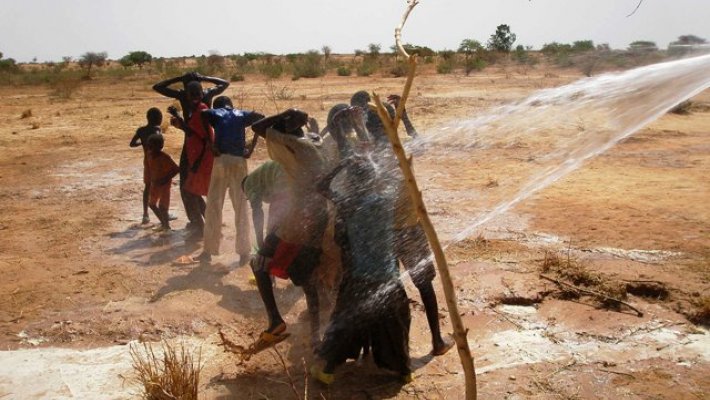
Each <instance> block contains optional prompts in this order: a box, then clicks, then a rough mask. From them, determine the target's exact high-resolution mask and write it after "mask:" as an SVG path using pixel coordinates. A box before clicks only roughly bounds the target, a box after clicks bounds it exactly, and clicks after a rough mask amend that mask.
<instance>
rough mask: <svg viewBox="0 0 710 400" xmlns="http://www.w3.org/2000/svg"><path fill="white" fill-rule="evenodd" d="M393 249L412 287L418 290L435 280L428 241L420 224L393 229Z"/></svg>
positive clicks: (434, 268) (434, 270) (434, 269)
mask: <svg viewBox="0 0 710 400" xmlns="http://www.w3.org/2000/svg"><path fill="white" fill-rule="evenodd" d="M394 249H395V253H396V255H397V258H398V259H399V260H400V261H401V262H402V265H403V266H404V269H406V270H407V272H409V277H410V278H412V281H413V282H414V285H415V286H416V287H417V288H419V287H421V286H423V285H426V284H428V283H429V282H431V281H433V280H434V278H436V267H435V265H434V260H433V257H432V254H431V251H430V250H429V241H428V239H427V237H426V233H424V229H423V228H422V226H421V224H416V225H414V226H409V227H406V228H401V229H395V231H394Z"/></svg>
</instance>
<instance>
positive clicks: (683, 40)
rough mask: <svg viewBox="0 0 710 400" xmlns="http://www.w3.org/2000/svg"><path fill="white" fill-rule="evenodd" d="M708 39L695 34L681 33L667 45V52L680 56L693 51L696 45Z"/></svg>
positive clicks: (704, 42)
mask: <svg viewBox="0 0 710 400" xmlns="http://www.w3.org/2000/svg"><path fill="white" fill-rule="evenodd" d="M707 42H708V41H707V40H705V39H703V38H701V37H699V36H695V35H681V36H678V40H676V41H674V42H671V43H670V44H669V45H668V54H671V55H676V56H682V55H684V54H687V53H689V52H691V51H693V48H694V47H695V46H697V45H702V44H706V43H707Z"/></svg>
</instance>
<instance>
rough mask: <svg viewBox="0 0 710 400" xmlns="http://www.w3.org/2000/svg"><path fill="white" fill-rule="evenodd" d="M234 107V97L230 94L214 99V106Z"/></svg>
mask: <svg viewBox="0 0 710 400" xmlns="http://www.w3.org/2000/svg"><path fill="white" fill-rule="evenodd" d="M227 107H228V108H234V106H233V105H232V99H230V98H229V97H228V96H219V97H217V98H216V99H214V105H213V108H227Z"/></svg>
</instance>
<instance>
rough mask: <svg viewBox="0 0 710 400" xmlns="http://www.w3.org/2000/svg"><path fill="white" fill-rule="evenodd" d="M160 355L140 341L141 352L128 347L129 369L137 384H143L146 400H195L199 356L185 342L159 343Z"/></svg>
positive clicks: (200, 364)
mask: <svg viewBox="0 0 710 400" xmlns="http://www.w3.org/2000/svg"><path fill="white" fill-rule="evenodd" d="M162 347H163V349H162V350H163V354H162V357H160V356H158V355H156V354H155V352H154V351H153V348H152V347H151V346H150V345H148V344H145V343H144V344H143V351H140V350H139V349H138V348H137V346H136V347H133V346H131V349H130V353H131V359H132V360H133V370H134V371H135V374H136V378H135V380H136V381H138V383H139V384H141V385H142V386H143V398H144V399H146V400H168V399H171V400H172V399H181V400H197V395H198V390H199V387H200V372H201V371H202V360H201V358H202V355H201V354H200V353H199V352H198V355H197V360H195V358H194V357H193V355H192V354H191V352H190V351H188V350H187V349H186V348H185V345H184V344H182V345H180V348H175V347H173V346H171V345H170V344H168V343H167V342H163V345H162Z"/></svg>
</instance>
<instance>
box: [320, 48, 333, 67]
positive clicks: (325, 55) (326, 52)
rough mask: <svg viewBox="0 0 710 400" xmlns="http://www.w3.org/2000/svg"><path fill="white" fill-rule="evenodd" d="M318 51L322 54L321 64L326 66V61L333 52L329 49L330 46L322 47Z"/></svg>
mask: <svg viewBox="0 0 710 400" xmlns="http://www.w3.org/2000/svg"><path fill="white" fill-rule="evenodd" d="M320 49H321V51H322V52H323V62H324V63H325V64H326V65H327V64H328V59H329V58H330V55H331V54H332V52H333V50H332V49H331V48H330V46H323V47H321V48H320Z"/></svg>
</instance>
